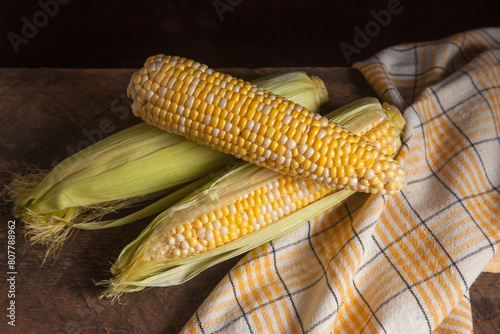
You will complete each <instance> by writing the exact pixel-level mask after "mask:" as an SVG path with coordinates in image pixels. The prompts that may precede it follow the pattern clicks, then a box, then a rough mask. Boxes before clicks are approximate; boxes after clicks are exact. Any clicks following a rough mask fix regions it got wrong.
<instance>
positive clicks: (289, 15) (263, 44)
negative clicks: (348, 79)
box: [0, 0, 500, 68]
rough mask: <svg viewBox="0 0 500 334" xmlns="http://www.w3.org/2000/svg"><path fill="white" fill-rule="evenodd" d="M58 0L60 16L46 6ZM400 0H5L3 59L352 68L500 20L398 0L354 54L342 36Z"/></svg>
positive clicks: (449, 0)
mask: <svg viewBox="0 0 500 334" xmlns="http://www.w3.org/2000/svg"><path fill="white" fill-rule="evenodd" d="M55 1H60V2H61V3H58V7H59V8H58V12H57V13H56V14H55V15H52V16H53V17H50V16H49V15H46V14H41V13H40V11H42V6H41V5H40V3H54V2H55ZM391 1H392V2H398V1H395V0H391ZM391 1H389V0H381V1H346V0H344V1H318V0H310V1H298V0H291V1H284V0H280V1H264V0H255V1H251V0H215V1H214V0H209V1H200V0H198V1H186V0H185V1H180V0H179V1H161V0H144V1H118V0H108V1H102V0H101V1H98V0H40V1H39V0H23V1H19V0H3V4H4V6H3V8H2V10H1V13H0V36H1V38H0V39H1V44H0V67H69V68H84V67H94V68H137V67H140V66H142V64H143V62H144V60H145V59H146V58H147V57H148V56H150V55H153V54H156V53H166V54H172V55H180V56H185V57H189V58H193V59H196V60H199V61H201V62H203V63H206V64H208V65H209V66H212V67H250V68H253V67H281V66H350V65H352V61H356V60H363V59H366V58H368V57H370V56H372V55H373V54H374V53H376V52H377V51H379V50H381V49H383V48H385V47H388V46H391V45H395V44H400V43H408V42H416V41H426V40H434V39H439V38H443V37H446V36H448V35H451V34H455V33H459V32H463V31H465V30H468V29H473V28H480V27H487V26H500V15H499V13H500V1H497V0H489V1H487V0H476V1H464V0H444V1H435V0H434V1H432V0H421V1H418V0H399V3H400V4H399V6H398V8H402V10H401V12H400V13H398V14H394V15H391V17H390V22H389V23H388V24H386V26H385V27H380V31H379V32H377V31H375V32H376V33H375V34H374V36H373V37H370V40H369V41H368V42H367V43H365V44H366V45H363V47H361V48H358V50H357V51H356V53H353V54H352V61H351V62H349V61H348V60H347V59H346V57H345V56H344V54H343V53H342V51H341V48H340V44H341V43H342V42H344V43H347V44H350V45H352V46H356V45H355V43H354V41H355V37H356V31H355V28H356V27H357V28H359V29H360V30H362V31H363V30H365V27H366V25H367V24H369V23H370V22H371V21H374V17H373V14H372V11H375V12H378V13H379V12H380V11H382V10H387V8H388V6H389V3H390V2H391ZM62 3H64V4H62ZM216 7H218V10H217V9H216ZM218 12H219V13H218ZM219 14H220V15H219ZM23 18H25V19H24V21H23ZM44 19H46V20H45V21H44ZM35 20H38V21H37V22H38V23H39V26H40V27H35V29H36V30H37V31H36V30H35V31H33V30H31V31H28V36H29V37H30V38H26V39H25V40H23V42H22V43H21V42H20V44H19V45H18V46H17V47H18V52H17V53H16V52H15V50H14V47H13V46H12V43H11V42H10V41H9V37H8V36H9V33H12V34H11V35H10V36H11V37H12V36H13V35H14V34H15V35H17V36H19V37H21V38H24V36H23V26H25V25H26V23H25V22H26V21H29V22H30V23H34V21H35ZM26 29H27V28H25V30H26ZM25 32H26V31H25ZM358 45H359V43H358Z"/></svg>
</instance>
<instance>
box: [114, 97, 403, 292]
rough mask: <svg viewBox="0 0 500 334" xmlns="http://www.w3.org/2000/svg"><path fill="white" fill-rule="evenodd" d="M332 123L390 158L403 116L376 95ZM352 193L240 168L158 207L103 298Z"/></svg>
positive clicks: (171, 276) (200, 264) (177, 279)
mask: <svg viewBox="0 0 500 334" xmlns="http://www.w3.org/2000/svg"><path fill="white" fill-rule="evenodd" d="M354 114H356V115H357V116H356V117H355V118H353V117H351V116H352V115H354ZM389 116H390V117H389ZM391 118H392V119H393V120H395V121H391V120H390V119H391ZM334 120H336V121H339V122H340V123H342V124H343V125H344V126H345V127H348V128H349V129H350V130H352V131H354V132H355V133H357V134H358V135H360V136H361V137H362V138H366V140H371V141H372V142H374V143H375V142H377V141H378V142H379V143H380V148H381V149H382V148H384V149H386V150H387V151H388V152H392V155H395V154H396V153H397V151H398V149H399V147H400V146H401V139H400V136H401V133H402V128H403V126H404V120H403V118H402V117H401V115H400V114H399V112H398V111H397V110H396V109H394V108H392V107H390V106H388V105H385V104H384V107H383V108H382V106H381V105H380V104H379V103H378V102H377V101H376V99H370V98H367V99H363V100H360V101H356V102H355V103H353V104H350V105H348V106H347V107H346V108H343V112H342V114H340V115H339V116H337V117H336V118H335V119H334ZM359 120H362V121H361V122H359ZM396 120H397V121H396ZM368 138H370V139H368ZM382 142H384V143H385V144H382ZM344 172H345V171H344ZM349 173H350V172H349ZM349 173H348V174H349ZM339 177H340V176H339ZM341 177H345V178H348V176H346V175H344V176H341ZM242 180H244V182H245V183H244V184H245V186H244V187H242ZM347 182H348V181H347ZM351 194H353V191H348V190H340V189H338V188H336V187H330V186H327V185H324V184H322V183H319V182H315V181H311V180H304V179H302V178H297V177H293V176H290V175H281V174H279V173H275V172H273V171H271V170H269V169H267V168H263V167H258V166H255V165H252V164H243V165H240V166H238V167H236V168H235V169H233V170H231V171H230V172H229V173H227V174H223V175H222V176H220V177H219V178H217V179H215V180H213V181H211V182H210V183H208V184H206V185H205V186H204V187H203V188H201V189H200V190H199V191H197V192H196V193H195V194H193V195H191V196H189V197H188V198H186V199H184V200H183V201H181V202H179V203H178V204H176V205H174V206H172V207H171V208H170V209H168V210H166V211H165V212H163V213H162V214H161V215H159V216H158V217H157V218H156V219H155V220H154V221H153V222H152V223H151V224H150V225H149V226H148V227H147V229H146V230H145V231H144V232H143V233H142V234H141V235H140V236H139V237H138V238H137V239H136V240H135V241H134V242H132V243H131V244H129V245H128V246H127V247H126V248H125V249H124V250H123V251H122V253H121V254H120V256H119V258H118V260H117V261H116V262H115V264H114V266H113V268H112V272H113V273H115V274H117V276H116V277H115V278H113V279H111V281H110V282H108V284H109V287H108V290H107V292H106V295H107V296H108V297H116V296H119V295H120V294H121V293H123V292H131V291H138V290H141V289H143V288H144V287H146V286H166V285H172V284H180V283H182V282H184V281H186V280H187V279H189V278H191V277H193V276H195V275H196V274H197V273H199V272H201V271H202V270H204V269H206V268H207V267H209V266H212V265H214V264H216V263H219V262H221V261H223V260H225V259H228V258H230V257H232V256H236V255H238V254H241V253H243V252H245V251H247V250H249V249H251V248H254V247H256V246H258V245H260V244H262V243H265V242H267V241H269V240H271V239H273V238H275V237H277V236H278V235H280V234H282V233H285V232H286V231H288V230H290V229H291V228H294V227H296V226H298V225H299V224H300V223H302V222H304V221H306V220H307V219H309V218H311V217H313V216H314V215H316V214H318V213H320V212H321V211H323V210H325V209H327V208H328V207H330V206H332V205H335V204H337V203H338V202H340V201H341V200H343V199H345V198H346V197H347V196H349V195H351Z"/></svg>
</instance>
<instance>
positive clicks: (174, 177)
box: [9, 72, 326, 253]
mask: <svg viewBox="0 0 500 334" xmlns="http://www.w3.org/2000/svg"><path fill="white" fill-rule="evenodd" d="M259 82H260V84H261V85H263V86H264V87H268V86H269V87H271V86H272V87H273V89H275V90H276V92H277V93H279V94H283V95H286V94H288V93H290V94H293V97H294V98H295V99H297V101H300V103H303V104H304V105H307V106H309V107H310V108H312V109H313V110H316V111H319V107H320V105H319V103H320V102H324V101H325V96H326V93H325V86H324V84H323V82H322V81H321V80H320V79H318V78H313V77H309V76H308V75H306V74H305V73H303V72H292V73H285V74H281V75H277V76H273V77H271V78H268V79H264V80H260V81H259ZM276 84H279V85H278V86H277V85H276ZM234 159H235V158H234V157H232V156H230V155H226V154H224V153H221V152H217V151H214V150H211V149H208V148H206V147H203V146H200V145H198V144H196V143H194V142H191V141H188V140H186V139H184V138H182V137H180V136H177V135H174V134H170V133H167V132H165V131H162V130H160V129H158V128H156V127H153V126H151V125H149V124H147V123H140V124H138V125H135V126H132V127H130V128H128V129H125V130H122V131H120V132H118V133H116V134H113V135H111V136H109V137H107V138H105V139H103V140H102V141H99V142H97V143H95V144H93V145H91V146H89V147H87V148H85V149H83V150H81V151H79V152H77V153H76V154H74V155H73V156H71V157H69V158H67V159H65V160H63V161H62V162H61V163H59V164H58V165H57V166H56V167H55V168H54V169H53V170H52V171H50V172H39V173H29V174H28V175H26V176H18V177H17V178H15V179H14V181H13V182H12V184H11V185H10V186H9V190H10V194H11V197H12V198H13V202H14V203H15V215H16V216H18V217H20V218H21V219H22V220H23V222H24V223H25V227H26V231H27V234H28V235H29V236H30V239H31V241H32V242H33V243H41V244H42V245H45V246H47V247H49V251H48V252H49V253H50V252H52V251H54V250H55V249H57V248H58V247H60V246H61V245H62V243H63V242H64V240H65V239H66V238H67V237H68V234H69V233H70V232H71V230H72V229H73V228H78V229H101V228H108V227H114V226H120V225H123V224H127V223H131V222H133V221H136V220H137V219H141V218H143V217H146V216H149V215H152V214H155V213H157V212H160V211H162V210H164V209H165V208H166V207H168V205H170V204H172V203H175V202H177V201H178V200H180V199H181V198H182V197H184V196H186V195H187V194H185V193H184V192H183V191H177V192H174V193H173V194H171V195H169V196H168V197H167V198H165V199H162V200H160V201H158V202H155V203H153V204H151V205H149V206H147V207H146V208H143V209H141V210H139V211H137V212H134V213H132V214H130V215H128V216H125V217H120V218H118V219H114V220H106V221H102V220H101V217H103V216H104V215H106V214H107V213H110V212H115V211H116V210H118V209H121V208H125V207H130V206H131V205H133V204H136V203H138V202H145V201H147V200H150V199H153V198H156V197H159V196H161V195H164V194H165V193H166V192H168V191H173V190H175V187H177V186H179V185H181V184H184V183H186V182H190V181H192V180H195V179H198V178H200V177H203V176H205V175H207V174H208V173H209V172H211V171H213V170H217V169H219V168H221V167H223V166H225V165H226V164H228V163H229V162H230V161H233V160H234ZM184 191H185V189H184Z"/></svg>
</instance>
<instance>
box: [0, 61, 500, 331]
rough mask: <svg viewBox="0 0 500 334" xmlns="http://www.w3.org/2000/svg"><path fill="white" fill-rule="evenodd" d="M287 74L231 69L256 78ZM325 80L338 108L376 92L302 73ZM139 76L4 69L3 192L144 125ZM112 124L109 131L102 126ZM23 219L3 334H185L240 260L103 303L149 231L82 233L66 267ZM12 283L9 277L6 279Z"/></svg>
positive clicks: (347, 76) (492, 294)
mask: <svg viewBox="0 0 500 334" xmlns="http://www.w3.org/2000/svg"><path fill="white" fill-rule="evenodd" d="M286 70H290V69H287V68H279V69H276V68H262V69H224V71H226V72H228V73H231V74H233V75H235V76H238V77H241V78H245V79H249V80H250V79H253V78H256V77H260V76H264V75H268V74H271V73H277V72H282V71H286ZM302 70H306V71H307V72H308V73H310V74H316V75H319V76H320V77H321V78H322V79H323V80H324V81H325V83H326V85H327V87H328V89H329V92H330V101H332V102H330V103H328V104H327V105H326V106H324V108H323V110H324V111H328V110H332V109H333V108H335V107H338V106H340V105H342V104H345V103H347V102H350V101H352V100H354V99H356V98H360V97H362V96H375V93H374V92H373V91H372V89H371V88H370V87H369V86H368V84H367V83H366V82H365V81H364V79H363V77H362V76H361V75H360V74H359V73H358V72H356V71H354V70H352V69H346V68H303V69H302ZM132 72H133V70H131V69H47V68H40V69H0V122H1V124H2V131H1V135H0V171H1V173H0V178H1V179H0V186H2V187H3V186H4V185H5V184H7V183H8V182H9V180H10V178H11V175H10V173H11V172H19V171H21V170H23V169H25V168H27V167H30V166H37V167H38V168H50V167H51V166H53V165H54V164H55V163H56V162H58V161H61V160H62V159H63V158H65V157H66V156H68V155H69V154H71V153H72V152H74V151H75V150H77V149H78V148H82V147H84V146H85V145H87V144H88V143H89V142H91V141H96V140H97V139H99V138H100V137H101V136H106V135H109V134H110V133H112V132H116V131H118V130H120V129H123V128H126V127H128V126H130V125H131V124H134V123H137V122H138V121H139V120H138V119H137V118H135V117H134V116H133V115H132V114H131V112H130V110H129V109H128V108H127V107H126V103H125V101H124V98H125V95H124V93H125V89H126V86H127V83H128V81H129V78H130V76H131V74H132ZM104 123H105V126H103V124H104ZM3 202H4V201H2V203H3ZM10 210H11V208H10V205H9V204H6V203H3V205H2V206H1V208H0V222H1V224H0V238H1V239H0V240H1V241H0V245H1V246H0V248H1V250H0V251H1V254H2V268H3V269H2V271H3V272H4V273H6V272H7V271H8V270H7V269H6V267H7V265H6V259H5V258H6V254H7V245H6V241H7V236H6V234H7V225H8V224H7V222H8V221H9V220H11V221H12V220H14V218H13V216H12V214H11V211H10ZM15 221H16V223H17V224H16V225H17V226H16V229H15V232H16V268H15V270H16V272H17V275H16V286H15V287H16V298H15V302H16V327H15V330H14V331H13V328H12V327H10V326H7V325H6V319H5V315H6V314H5V313H6V311H5V309H6V307H7V306H8V304H7V303H8V302H9V299H8V297H7V291H8V286H7V285H6V283H5V282H6V280H5V279H2V283H1V284H0V286H1V289H0V296H1V297H0V300H1V301H2V303H1V305H2V307H1V309H2V310H3V311H2V312H1V315H2V321H1V323H0V333H5V332H6V331H5V330H4V328H7V333H11V332H15V333H178V332H179V331H180V330H181V329H182V327H183V326H184V324H185V323H186V322H187V321H188V320H189V318H190V317H191V315H192V314H193V313H194V312H195V310H196V309H197V308H198V307H199V306H200V305H201V303H202V302H203V300H204V299H205V298H206V297H207V296H208V294H209V293H210V292H211V291H212V289H213V288H214V287H215V286H216V284H217V283H218V282H219V281H220V280H221V279H222V277H223V276H224V275H225V274H226V273H227V272H228V271H229V270H230V268H231V267H232V266H233V265H234V264H235V263H236V261H237V260H238V259H233V260H230V261H227V262H225V263H222V264H220V265H218V266H215V267H213V268H211V269H209V270H207V271H205V272H204V273H202V274H200V275H199V276H197V277H196V278H194V279H193V280H191V281H189V282H187V283H185V284H183V285H180V286H175V287H168V288H156V289H150V290H147V291H145V292H143V293H140V294H136V295H134V296H133V298H128V299H129V301H128V303H127V304H125V305H120V304H115V305H110V303H109V302H108V301H106V300H101V299H99V298H98V296H99V293H100V291H101V289H100V288H98V287H96V286H95V285H94V284H93V281H100V280H103V279H107V278H109V268H110V263H111V262H113V261H114V260H115V258H116V257H117V255H118V254H119V252H120V250H121V249H122V248H123V247H124V246H125V245H127V244H128V243H129V242H130V241H132V240H133V239H134V238H135V236H136V235H137V234H138V233H139V232H140V231H141V230H142V229H143V228H144V227H145V226H146V225H147V221H142V222H140V223H138V224H132V225H131V226H125V227H121V228H115V229H110V230H103V231H99V232H93V231H92V232H87V231H81V232H79V233H77V234H76V236H75V237H74V238H73V240H71V242H67V243H66V245H65V246H64V248H63V250H62V251H61V252H60V253H59V254H58V256H57V260H54V259H53V258H48V259H47V260H46V261H45V263H44V264H43V265H42V263H43V261H44V249H43V248H41V247H39V246H32V247H29V246H28V242H27V240H25V237H24V235H23V233H22V226H21V224H20V222H19V220H15ZM4 277H5V276H4ZM471 298H472V305H473V316H474V321H475V322H474V326H475V331H476V333H498V332H499V331H500V274H486V273H484V274H482V275H481V276H480V277H479V278H478V279H477V281H476V282H475V284H474V285H473V286H472V288H471Z"/></svg>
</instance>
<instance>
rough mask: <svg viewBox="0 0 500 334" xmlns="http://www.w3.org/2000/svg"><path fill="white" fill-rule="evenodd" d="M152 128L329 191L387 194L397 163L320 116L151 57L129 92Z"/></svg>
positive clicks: (191, 65)
mask: <svg viewBox="0 0 500 334" xmlns="http://www.w3.org/2000/svg"><path fill="white" fill-rule="evenodd" d="M127 92H128V95H129V97H131V98H132V99H133V104H132V110H133V112H134V114H135V115H137V116H140V117H141V118H142V119H143V120H144V121H146V122H147V123H149V124H152V125H155V126H157V127H159V128H161V129H164V130H166V131H167V132H172V133H176V134H179V135H183V136H185V137H186V138H188V139H190V140H193V141H196V142H198V143H199V144H202V145H205V146H207V147H210V148H213V149H216V150H218V151H221V152H224V153H230V154H233V155H235V156H236V157H238V158H242V159H243V160H245V161H249V162H252V163H254V164H257V165H259V166H265V167H268V168H270V169H272V170H275V171H279V172H281V173H284V174H289V175H292V176H301V177H304V178H309V179H310V180H316V181H320V182H323V183H324V184H325V185H328V186H337V187H339V188H343V189H348V190H355V191H362V192H370V193H387V194H392V193H394V192H396V191H399V190H400V189H402V188H403V187H404V186H405V181H404V176H403V174H404V173H403V170H402V168H401V167H400V166H399V164H398V162H396V161H394V160H393V159H391V158H390V157H388V156H386V155H384V154H382V153H380V152H379V150H378V149H377V147H376V146H375V145H373V144H370V143H369V142H368V141H366V140H364V139H362V138H360V137H359V136H357V135H356V134H354V133H352V132H349V131H348V130H346V129H345V128H343V127H341V126H339V125H338V124H336V123H334V122H331V121H329V120H328V119H327V118H325V117H321V116H320V115H318V114H313V113H311V112H310V111H309V110H307V109H305V108H303V107H302V106H300V105H296V104H294V103H293V102H291V101H289V100H286V99H284V98H282V97H279V96H276V95H275V94H272V93H270V92H268V91H266V90H264V89H261V88H259V87H257V86H255V85H252V84H251V83H249V82H245V81H243V80H240V79H236V78H233V77H232V76H230V75H227V74H223V73H220V72H216V71H214V70H212V69H210V68H208V67H207V66H205V65H201V64H200V63H198V62H194V61H193V60H189V59H186V58H181V57H177V56H174V57H171V56H165V55H158V56H153V57H150V58H149V59H148V60H147V61H146V63H145V65H144V67H143V68H141V69H140V70H139V71H137V72H136V73H134V75H133V76H132V78H131V81H130V84H129V86H128V89H127Z"/></svg>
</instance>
